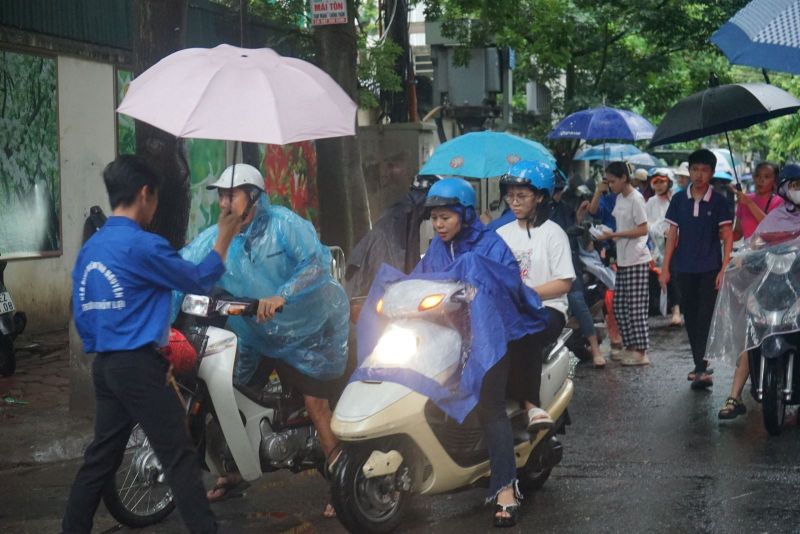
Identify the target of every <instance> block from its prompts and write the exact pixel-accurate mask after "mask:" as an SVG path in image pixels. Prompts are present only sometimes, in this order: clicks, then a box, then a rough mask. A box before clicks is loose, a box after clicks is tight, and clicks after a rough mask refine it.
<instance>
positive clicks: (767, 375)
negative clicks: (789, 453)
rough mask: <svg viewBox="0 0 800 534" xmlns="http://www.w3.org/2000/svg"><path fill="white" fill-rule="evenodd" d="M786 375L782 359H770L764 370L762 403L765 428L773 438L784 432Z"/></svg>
mask: <svg viewBox="0 0 800 534" xmlns="http://www.w3.org/2000/svg"><path fill="white" fill-rule="evenodd" d="M785 382H786V374H785V369H784V368H783V365H781V362H780V359H778V358H775V359H769V360H767V362H766V368H765V369H764V398H763V400H762V401H761V411H762V412H763V413H764V426H765V427H766V429H767V432H769V433H770V434H771V435H773V436H777V435H779V434H780V433H781V430H783V420H784V416H785V415H786V403H785V401H784V398H783V389H784V387H785V384H784V383H785Z"/></svg>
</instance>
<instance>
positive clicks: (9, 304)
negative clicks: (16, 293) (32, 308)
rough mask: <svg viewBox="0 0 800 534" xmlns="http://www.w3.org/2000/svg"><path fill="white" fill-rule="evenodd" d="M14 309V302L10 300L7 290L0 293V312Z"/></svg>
mask: <svg viewBox="0 0 800 534" xmlns="http://www.w3.org/2000/svg"><path fill="white" fill-rule="evenodd" d="M13 311H16V308H15V307H14V302H13V301H12V300H11V295H10V294H9V293H8V291H3V292H2V293H0V313H8V312H13Z"/></svg>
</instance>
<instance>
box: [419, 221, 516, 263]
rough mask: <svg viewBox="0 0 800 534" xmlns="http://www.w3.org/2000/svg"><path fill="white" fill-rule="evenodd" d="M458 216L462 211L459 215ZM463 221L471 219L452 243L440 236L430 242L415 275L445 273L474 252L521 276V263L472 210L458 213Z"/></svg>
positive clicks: (501, 239)
mask: <svg viewBox="0 0 800 534" xmlns="http://www.w3.org/2000/svg"><path fill="white" fill-rule="evenodd" d="M457 213H459V212H457ZM459 216H460V217H461V220H462V221H463V220H469V221H470V222H469V223H468V224H465V225H464V226H463V228H462V229H461V231H460V232H459V233H458V234H457V235H456V237H455V238H453V240H452V241H450V242H449V243H445V242H444V241H442V240H441V238H440V237H439V236H438V235H437V236H436V237H434V238H433V240H432V241H431V244H430V246H429V247H428V251H427V252H425V256H423V258H422V260H420V262H419V263H418V264H417V266H416V267H415V268H414V271H413V272H414V273H431V272H438V271H443V270H445V269H446V268H447V267H448V266H449V265H450V264H451V263H453V261H455V259H456V258H458V257H459V256H461V255H462V254H465V253H467V252H474V253H475V254H479V255H481V256H484V257H486V258H489V259H490V260H493V261H496V262H497V263H500V264H502V265H505V266H507V267H509V268H511V269H514V270H515V271H516V273H517V278H520V276H519V264H517V260H516V259H515V258H514V253H513V252H511V249H510V248H508V245H506V242H505V241H503V238H501V237H500V236H499V235H497V233H496V232H494V231H492V230H490V229H488V228H487V227H486V226H484V225H483V223H482V222H481V221H480V220H479V219H478V218H477V217H476V216H475V211H474V210H472V209H471V208H470V209H468V210H467V211H466V216H465V213H464V212H463V211H462V212H460V213H459Z"/></svg>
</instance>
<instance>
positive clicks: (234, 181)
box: [206, 163, 265, 191]
mask: <svg viewBox="0 0 800 534" xmlns="http://www.w3.org/2000/svg"><path fill="white" fill-rule="evenodd" d="M234 167H235V172H234ZM243 185H252V186H255V187H257V188H259V189H261V190H262V191H265V189H264V177H263V176H261V173H260V172H258V169H256V168H255V167H253V166H252V165H247V164H246V163H237V164H235V165H231V166H230V167H228V168H227V169H225V170H224V171H222V174H220V175H219V180H217V181H216V182H214V183H213V184H211V185H209V186H206V189H233V188H234V187H241V186H243Z"/></svg>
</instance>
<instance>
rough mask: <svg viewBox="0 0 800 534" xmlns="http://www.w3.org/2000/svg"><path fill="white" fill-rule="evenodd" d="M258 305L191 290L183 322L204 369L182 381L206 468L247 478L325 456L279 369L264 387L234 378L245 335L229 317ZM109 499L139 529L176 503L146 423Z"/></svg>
mask: <svg viewBox="0 0 800 534" xmlns="http://www.w3.org/2000/svg"><path fill="white" fill-rule="evenodd" d="M257 309H258V301H257V300H254V299H240V298H235V297H229V296H220V297H206V296H197V295H186V296H185V297H184V299H183V303H182V306H181V310H182V312H183V313H184V314H185V315H184V316H183V317H179V319H178V321H177V322H176V327H177V329H178V330H179V331H180V332H181V333H182V334H183V335H184V336H185V338H186V340H188V343H190V344H191V346H192V347H193V348H194V350H195V351H196V353H197V365H196V373H189V374H187V375H183V376H180V377H178V381H177V382H178V384H179V391H180V392H181V394H182V396H183V397H184V400H185V404H186V409H187V416H188V419H189V429H190V432H191V435H192V438H193V441H194V443H195V445H196V446H197V448H198V451H199V452H200V455H201V457H203V458H204V459H205V462H204V467H205V468H206V469H207V470H209V471H211V472H212V473H213V474H215V475H217V476H220V475H223V474H225V473H229V472H232V471H238V472H239V473H240V474H241V475H242V477H243V479H244V480H246V481H253V480H256V479H258V478H259V477H261V476H262V475H263V474H265V473H268V472H272V471H276V470H279V469H289V470H291V471H293V472H295V473H297V472H300V471H304V470H307V469H321V468H322V466H323V465H324V460H325V457H324V454H323V452H322V448H321V447H320V444H319V440H318V438H317V433H316V430H315V429H314V426H313V424H312V423H311V420H310V419H309V417H308V414H307V413H306V411H305V407H304V401H303V397H302V395H300V394H299V393H298V392H297V391H295V390H294V389H293V388H289V387H284V386H283V385H282V384H281V383H280V378H279V377H277V376H276V375H274V374H273V375H272V376H271V377H270V380H269V382H268V383H267V385H266V386H265V388H264V389H262V390H259V391H254V390H251V389H250V388H248V387H246V386H243V385H239V384H237V383H235V382H234V379H233V374H234V361H235V359H236V351H237V337H236V335H235V334H234V333H233V332H231V331H229V330H226V329H225V328H224V324H225V321H226V319H227V317H228V316H231V315H240V316H253V315H255V314H256V311H257ZM187 316H188V317H187ZM103 501H104V502H105V504H106V507H107V508H108V511H109V512H110V513H111V515H112V516H113V517H114V518H115V519H116V520H117V521H119V522H120V523H122V524H124V525H126V526H130V527H134V528H139V527H144V526H148V525H152V524H154V523H157V522H159V521H161V520H163V519H164V518H165V517H166V516H168V515H169V514H170V513H171V512H172V510H173V509H174V507H175V504H174V502H173V495H172V491H171V490H170V488H169V486H168V485H167V483H166V481H165V478H164V469H163V467H162V465H161V463H160V462H159V461H158V458H156V456H155V453H154V451H153V449H152V448H151V447H150V444H149V442H148V440H147V436H146V435H145V434H144V432H143V431H142V429H141V428H140V427H138V426H137V427H135V428H134V430H133V432H132V434H131V437H130V439H129V442H128V447H127V449H126V452H125V457H124V460H123V462H122V464H121V466H120V468H119V470H118V471H117V473H116V475H115V480H114V484H113V485H110V486H109V487H108V488H107V489H106V491H105V492H104V495H103Z"/></svg>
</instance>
